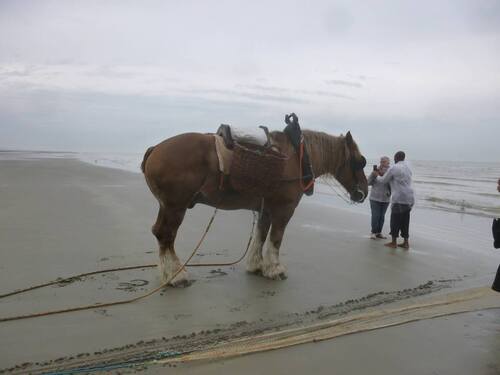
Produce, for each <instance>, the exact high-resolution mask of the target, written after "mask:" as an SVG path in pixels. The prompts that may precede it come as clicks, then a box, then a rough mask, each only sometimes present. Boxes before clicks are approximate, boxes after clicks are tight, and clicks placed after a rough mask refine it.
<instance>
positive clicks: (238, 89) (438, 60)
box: [0, 0, 500, 161]
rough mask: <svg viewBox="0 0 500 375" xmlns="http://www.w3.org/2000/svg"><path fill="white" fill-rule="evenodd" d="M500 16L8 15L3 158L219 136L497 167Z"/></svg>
mask: <svg viewBox="0 0 500 375" xmlns="http://www.w3.org/2000/svg"><path fill="white" fill-rule="evenodd" d="M499 107H500V2H499V1H494V0H491V1H486V0H471V1H463V0H449V1H439V0H433V1H414V0H412V1H402V0H394V1H375V0H374V1H353V0H349V1H305V0H301V1H293V0H286V1H270V0H267V1H248V0H246V1H221V0H214V1H209V0H203V1H201V0H200V1H190V0H175V1H174V0H172V1H168V0H165V1H147V0H146V1H145V0H141V1H124V0H119V1H103V0H99V1H90V0H82V1H69V0H68V1H43V0H34V1H22V0H15V1H5V0H0V148H3V149H41V150H75V151H113V152H114V151H132V152H136V151H142V150H144V149H145V148H146V147H147V146H149V145H152V144H155V143H157V142H159V141H161V140H162V139H164V138H167V137H169V136H171V135H174V134H177V133H181V132H186V131H201V132H208V131H214V130H215V129H216V128H217V127H218V125H219V124H220V123H231V124H235V125H239V126H254V125H255V126H256V125H267V126H269V127H270V128H271V129H276V130H278V129H281V128H282V127H283V126H284V122H283V117H284V114H285V113H289V112H292V111H293V112H296V113H297V114H298V115H299V119H300V122H301V125H302V127H303V128H309V129H317V130H323V131H327V132H329V133H332V134H340V133H345V132H346V131H347V130H351V131H352V133H353V136H354V138H355V140H356V141H357V142H358V144H359V146H360V148H361V151H362V152H364V153H365V154H366V155H367V156H369V157H376V156H378V155H381V154H389V155H392V154H393V153H394V152H395V151H397V150H398V149H403V150H405V151H407V154H408V156H409V158H410V159H437V160H440V159H446V160H480V161H481V160H483V161H488V160H492V161H500V110H499Z"/></svg>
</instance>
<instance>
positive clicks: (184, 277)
mask: <svg viewBox="0 0 500 375" xmlns="http://www.w3.org/2000/svg"><path fill="white" fill-rule="evenodd" d="M166 281H168V280H166ZM192 283H193V282H192V281H191V280H189V279H188V273H187V272H186V271H185V270H182V271H181V272H180V273H179V274H178V275H177V276H175V277H174V279H173V280H171V281H169V282H168V285H170V286H171V287H174V288H186V287H188V286H190V285H191V284H192Z"/></svg>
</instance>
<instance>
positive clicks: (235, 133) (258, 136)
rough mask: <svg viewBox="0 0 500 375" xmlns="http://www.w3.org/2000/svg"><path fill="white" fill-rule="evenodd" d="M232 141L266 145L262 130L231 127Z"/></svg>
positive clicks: (264, 134)
mask: <svg viewBox="0 0 500 375" xmlns="http://www.w3.org/2000/svg"><path fill="white" fill-rule="evenodd" d="M231 136H232V137H233V140H234V141H236V142H240V143H251V144H255V145H259V146H264V145H265V144H266V143H267V137H266V133H265V132H264V129H262V128H258V127H255V128H240V127H237V126H232V125H231Z"/></svg>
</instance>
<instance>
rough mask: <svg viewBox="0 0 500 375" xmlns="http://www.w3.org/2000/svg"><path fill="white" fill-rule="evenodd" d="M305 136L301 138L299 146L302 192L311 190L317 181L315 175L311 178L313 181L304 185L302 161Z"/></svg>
mask: <svg viewBox="0 0 500 375" xmlns="http://www.w3.org/2000/svg"><path fill="white" fill-rule="evenodd" d="M304 147H305V146H304V136H303V135H301V137H300V146H299V149H300V151H299V168H300V187H301V188H302V191H307V190H309V189H310V188H311V187H313V186H314V181H315V177H314V174H313V175H312V176H311V177H312V179H311V181H309V182H308V183H307V185H304V177H305V176H304V170H303V169H302V160H303V158H304Z"/></svg>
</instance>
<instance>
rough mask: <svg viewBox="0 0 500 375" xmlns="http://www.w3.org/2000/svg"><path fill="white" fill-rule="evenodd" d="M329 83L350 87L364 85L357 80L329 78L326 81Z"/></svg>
mask: <svg viewBox="0 0 500 375" xmlns="http://www.w3.org/2000/svg"><path fill="white" fill-rule="evenodd" d="M325 82H326V83H327V84H329V85H339V86H348V87H356V88H361V87H363V85H362V84H361V83H359V82H355V81H344V80H341V79H329V80H326V81H325Z"/></svg>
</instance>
